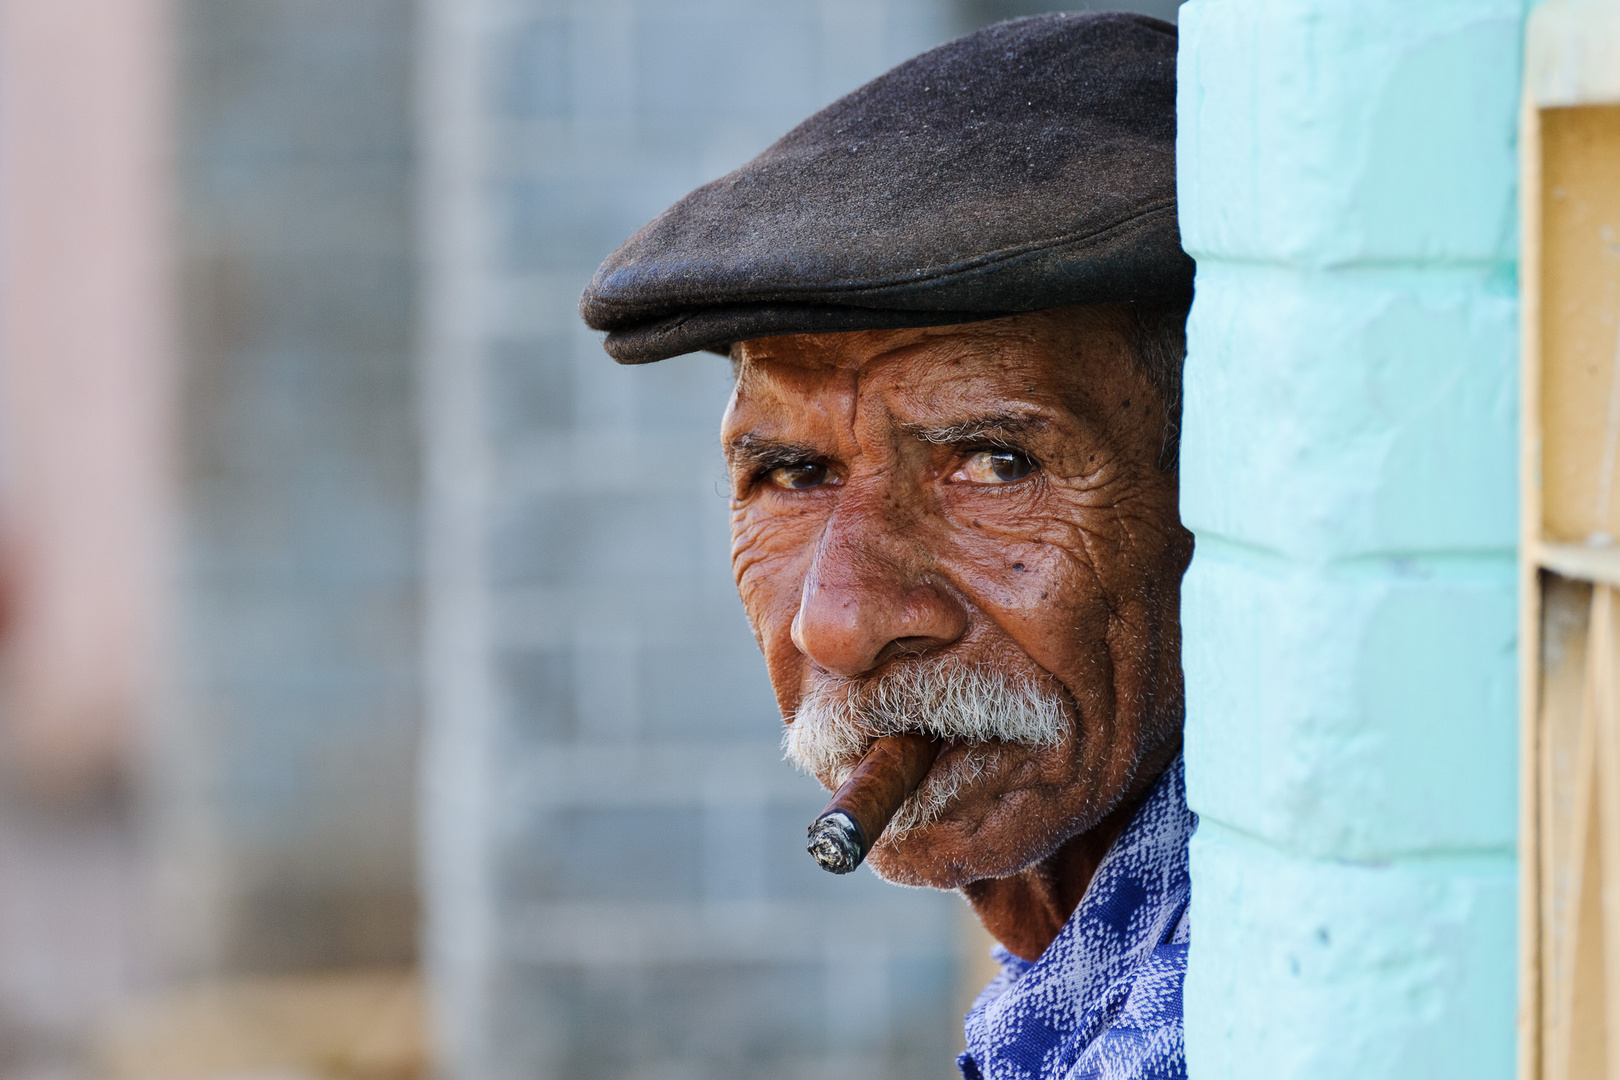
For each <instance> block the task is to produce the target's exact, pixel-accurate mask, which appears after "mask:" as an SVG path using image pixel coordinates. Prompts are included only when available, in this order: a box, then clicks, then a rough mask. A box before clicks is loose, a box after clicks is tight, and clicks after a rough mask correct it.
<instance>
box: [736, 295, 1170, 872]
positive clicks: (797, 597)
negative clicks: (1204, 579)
mask: <svg viewBox="0 0 1620 1080" xmlns="http://www.w3.org/2000/svg"><path fill="white" fill-rule="evenodd" d="M1124 327H1125V321H1124V319H1123V318H1122V317H1121V315H1120V313H1119V312H1118V311H1117V310H1113V309H1107V308H1076V309H1069V310H1066V311H1053V312H1040V313H1036V314H1033V315H1021V316H1015V317H1012V318H1007V319H999V320H995V321H992V322H983V323H971V324H968V325H965V326H954V327H941V328H929V329H921V330H910V329H908V330H892V331H862V332H856V333H844V334H826V335H798V336H787V337H777V338H762V339H758V340H754V341H748V342H744V343H742V345H740V346H739V348H738V352H739V354H740V355H739V368H738V379H737V387H736V391H735V393H734V394H733V396H732V400H731V404H730V406H729V408H728V410H727V413H726V418H725V424H724V432H723V438H724V442H725V446H726V452H727V459H728V462H729V466H730V473H731V484H732V502H731V524H732V538H733V543H732V564H733V569H734V571H735V573H736V577H737V585H738V588H739V590H740V591H741V593H742V598H743V604H744V606H745V607H746V609H747V612H748V616H749V619H750V620H751V621H752V623H753V626H754V632H755V634H756V636H757V637H758V639H759V643H760V647H761V648H762V650H763V651H764V653H765V659H766V663H767V665H768V667H769V670H770V677H771V682H772V685H773V687H774V688H775V691H776V695H777V700H778V702H779V704H780V706H781V709H782V714H783V716H784V717H786V718H788V721H789V723H790V724H791V723H793V722H794V718H795V717H796V716H798V715H799V714H800V710H801V708H805V710H806V711H805V714H804V715H805V716H806V717H809V716H811V715H816V716H822V715H823V713H825V711H826V710H825V709H821V706H825V705H827V703H828V702H833V703H834V704H837V703H839V702H842V703H844V704H845V705H846V706H848V707H847V708H844V709H843V710H842V711H841V714H840V715H842V717H843V720H844V722H845V723H846V726H847V725H848V724H851V723H852V724H854V725H855V732H856V735H855V737H854V738H853V739H851V738H848V737H846V738H845V739H844V740H843V743H844V744H846V745H845V749H844V750H843V751H840V753H841V754H843V755H844V756H843V757H842V758H840V757H839V756H838V755H837V754H835V755H833V756H832V757H830V758H829V757H827V756H825V755H823V756H822V757H820V758H815V759H812V764H813V767H814V769H815V771H816V772H817V774H818V777H819V778H820V779H821V780H822V782H823V783H824V784H827V785H828V786H829V787H832V786H835V784H836V782H837V781H839V780H842V779H843V777H844V776H845V775H847V772H848V769H849V768H850V767H851V766H852V765H853V763H854V760H855V759H858V757H859V754H860V752H861V751H862V749H864V746H865V744H866V743H867V742H869V741H870V738H871V737H873V735H875V733H876V731H877V730H888V729H890V728H893V727H895V726H902V727H904V726H911V722H910V721H908V720H906V717H908V716H915V715H916V714H917V713H916V710H912V711H908V709H910V708H911V707H910V706H907V705H906V704H905V702H906V701H911V700H915V701H920V702H924V703H926V701H929V700H935V699H938V700H946V699H948V698H949V695H945V697H944V698H940V697H939V695H934V697H933V698H930V697H929V695H928V693H927V691H926V687H928V686H930V685H935V684H937V683H938V682H939V681H940V680H945V681H946V682H947V683H949V682H950V681H951V680H952V679H953V678H954V679H955V683H956V684H959V685H965V686H969V687H970V688H971V687H979V688H981V689H982V688H983V687H984V686H989V687H990V696H991V698H996V696H997V695H998V694H999V695H1001V696H1003V697H1005V696H1006V695H1008V694H1011V695H1013V696H1014V697H1020V696H1021V697H1022V698H1023V699H1027V700H1029V701H1035V702H1038V703H1039V708H1040V709H1041V710H1044V711H1045V714H1046V717H1047V721H1046V722H1048V726H1049V727H1052V735H1051V737H1049V738H1045V739H1040V738H1028V739H1021V740H1020V741H1007V739H1010V738H1015V737H1016V736H1017V732H1018V731H1019V730H1020V729H1019V728H1018V725H1017V724H1014V725H1013V726H1012V727H1011V728H1010V729H1008V732H1007V735H1006V738H998V737H997V735H996V734H995V733H994V732H993V731H992V732H986V731H983V730H981V731H977V732H974V731H969V730H966V729H963V730H962V731H961V734H960V735H959V736H957V737H953V738H950V739H948V740H947V741H946V742H945V744H944V746H945V749H944V751H943V752H942V753H941V755H940V757H939V760H938V761H937V762H936V763H935V765H934V767H933V769H932V771H931V772H930V774H929V777H928V778H927V779H926V780H925V781H924V788H923V792H924V793H925V794H926V793H928V792H932V793H933V795H934V799H933V803H934V805H932V806H931V807H929V810H928V812H927V813H923V814H914V815H912V816H913V819H914V820H915V822H916V823H915V824H913V825H912V827H910V828H909V829H907V830H905V831H903V832H901V833H899V834H898V835H896V834H895V830H892V829H891V830H890V831H889V832H886V833H885V834H884V837H883V839H882V840H881V841H880V842H879V843H878V845H877V846H876V847H875V848H874V849H873V851H872V853H871V855H870V856H869V861H870V862H871V864H872V866H873V868H874V869H875V870H877V872H878V873H879V874H881V875H883V876H884V877H887V878H889V879H891V880H895V881H900V882H904V883H907V884H917V885H930V886H934V887H936V888H956V887H959V886H961V885H963V884H965V883H967V882H969V881H974V880H979V879H982V878H986V877H1004V876H1007V875H1010V874H1013V873H1016V872H1018V871H1019V870H1021V869H1023V868H1025V867H1027V866H1029V865H1030V864H1032V863H1034V862H1036V861H1038V860H1040V859H1042V858H1044V857H1046V856H1047V855H1049V854H1050V853H1051V852H1053V851H1054V850H1056V848H1057V847H1058V845H1060V844H1061V843H1062V842H1063V841H1064V840H1066V839H1068V838H1069V837H1070V836H1073V835H1076V834H1078V833H1080V832H1083V831H1085V830H1086V829H1088V828H1090V827H1091V826H1092V825H1094V824H1096V823H1097V822H1098V821H1099V820H1100V819H1101V818H1102V817H1103V816H1104V815H1105V814H1106V813H1107V812H1108V811H1109V810H1110V809H1112V808H1113V807H1114V806H1116V805H1118V803H1119V802H1120V800H1122V799H1124V798H1126V797H1129V796H1131V795H1134V794H1136V793H1137V792H1138V791H1139V790H1140V789H1141V788H1143V787H1144V786H1145V785H1146V784H1147V783H1148V782H1150V781H1151V779H1152V778H1153V776H1155V775H1156V774H1157V773H1158V771H1159V769H1160V768H1161V767H1162V766H1163V765H1164V764H1166V763H1167V762H1168V761H1169V759H1170V758H1171V757H1172V756H1173V755H1174V754H1175V752H1176V749H1177V748H1178V746H1179V742H1180V730H1181V713H1182V696H1181V694H1182V691H1181V670H1180V662H1179V652H1180V639H1179V630H1178V621H1177V619H1178V598H1179V590H1180V581H1181V575H1182V573H1183V571H1185V569H1186V567H1187V563H1188V560H1189V559H1190V558H1191V554H1192V538H1191V536H1190V534H1188V533H1187V531H1186V530H1185V529H1183V528H1182V527H1181V523H1180V519H1179V516H1178V514H1177V510H1176V478H1175V476H1174V474H1172V473H1167V472H1165V471H1164V470H1162V469H1161V468H1160V467H1159V465H1158V459H1159V457H1160V452H1161V449H1162V447H1163V443H1164V435H1165V412H1164V406H1163V404H1162V403H1161V401H1160V399H1159V396H1158V394H1157V393H1156V391H1155V390H1154V388H1153V385H1152V383H1151V382H1150V381H1149V380H1148V378H1147V377H1146V376H1145V375H1144V374H1143V373H1142V372H1141V371H1140V370H1139V367H1138V365H1136V364H1135V363H1134V362H1133V360H1132V358H1131V355H1130V352H1129V345H1128V339H1127V337H1126V334H1125V330H1124ZM891 685H892V686H896V687H900V688H901V690H898V691H896V693H898V694H900V695H901V696H900V698H899V700H900V702H901V707H900V708H899V709H898V711H896V710H895V709H894V708H890V709H889V711H888V713H885V714H883V715H882V716H881V717H879V718H878V719H877V720H873V721H871V723H870V724H869V725H868V726H863V723H864V722H863V720H862V717H863V716H867V715H868V711H867V710H866V709H865V706H866V705H867V704H869V703H870V702H871V701H874V700H880V699H882V700H888V701H889V704H890V705H891V706H892V705H893V704H894V700H895V698H894V695H893V694H889V695H888V697H887V698H885V696H884V694H882V693H876V692H875V690H876V689H882V688H885V687H888V686H891ZM919 686H920V687H923V688H924V691H923V692H922V694H921V697H917V696H916V695H917V693H918V691H917V687H919ZM906 693H910V694H912V695H913V696H912V697H911V698H907V697H905V696H904V695H905V694H906ZM1004 704H1005V703H1004ZM1014 704H1016V702H1015V703H1014ZM812 705H815V706H816V708H815V709H812V708H810V706H812ZM818 709H820V711H817V710H818ZM919 709H920V706H919ZM834 711H838V710H834ZM1014 711H1017V710H1016V709H1015V710H1014ZM1026 711H1027V710H1026ZM1020 715H1022V714H1020ZM1031 715H1033V714H1031ZM897 716H898V717H899V718H900V719H899V720H898V721H897V720H896V717H897ZM1054 717H1055V721H1054V720H1053V718H1054ZM879 720H881V723H879ZM916 726H918V727H926V726H927V725H926V724H925V723H924V722H922V721H921V720H918V721H917V723H916ZM869 727H870V728H871V729H873V730H868V728H869ZM950 730H953V731H955V730H957V729H955V728H952V729H950ZM845 735H846V736H848V731H847V730H846V732H845Z"/></svg>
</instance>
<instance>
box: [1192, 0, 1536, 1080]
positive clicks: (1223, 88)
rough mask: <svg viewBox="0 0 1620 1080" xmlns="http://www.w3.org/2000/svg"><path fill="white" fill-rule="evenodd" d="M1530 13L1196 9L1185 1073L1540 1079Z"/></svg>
mask: <svg viewBox="0 0 1620 1080" xmlns="http://www.w3.org/2000/svg"><path fill="white" fill-rule="evenodd" d="M1524 6H1525V5H1524V4H1523V3H1522V2H1521V0H1434V2H1429V3H1423V4H1410V3H1404V2H1401V0H1367V2H1363V3H1356V4H1346V3H1341V2H1337V0H1191V2H1189V3H1188V4H1187V5H1185V6H1184V7H1183V8H1182V12H1181V20H1180V22H1181V34H1182V39H1181V60H1180V80H1181V81H1180V89H1179V113H1180V116H1179V140H1180V142H1179V147H1178V157H1179V185H1180V188H1179V190H1180V199H1181V224H1182V237H1183V241H1184V243H1185V244H1186V246H1187V248H1188V250H1189V251H1190V252H1191V253H1192V254H1193V255H1194V257H1195V258H1196V259H1197V260H1198V283H1197V298H1196V300H1195V302H1194V306H1193V313H1192V318H1191V321H1190V325H1189V331H1188V332H1189V355H1188V361H1187V382H1186V417H1185V434H1184V438H1183V443H1182V478H1183V479H1182V484H1183V487H1182V512H1183V516H1184V518H1185V520H1186V521H1187V523H1188V525H1189V526H1190V527H1191V528H1192V529H1193V530H1194V531H1195V533H1196V534H1197V538H1198V550H1197V555H1196V557H1195V558H1194V561H1193V565H1192V569H1191V571H1190V572H1189V574H1188V577H1187V580H1186V583H1185V587H1184V593H1183V597H1184V609H1183V618H1184V627H1185V653H1184V660H1185V666H1186V672H1187V707H1188V722H1187V762H1188V796H1189V800H1190V801H1191V803H1192V806H1193V808H1194V809H1195V810H1196V811H1198V813H1199V814H1200V819H1201V822H1200V826H1199V831H1198V834H1197V836H1196V837H1195V839H1194V844H1193V852H1192V863H1193V888H1194V897H1195V899H1194V908H1193V922H1194V930H1193V936H1192V941H1193V944H1192V949H1191V959H1190V969H1189V973H1188V979H1187V986H1186V1015H1187V1045H1188V1062H1189V1070H1190V1074H1191V1075H1192V1076H1194V1077H1196V1078H1198V1080H1222V1078H1238V1077H1241V1078H1244V1080H1259V1078H1271V1077H1276V1078H1284V1077H1286V1078H1296V1077H1298V1078H1305V1077H1310V1078H1311V1080H1331V1078H1337V1077H1344V1078H1350V1077H1368V1076H1378V1077H1382V1078H1402V1077H1411V1078H1419V1077H1435V1076H1469V1077H1481V1078H1485V1077H1508V1076H1511V1075H1512V1074H1513V1070H1514V1067H1515V1055H1514V1011H1515V1000H1514V995H1515V990H1516V983H1515V964H1516V954H1515V919H1516V915H1515V905H1516V889H1517V878H1516V875H1517V871H1516V863H1515V856H1514V845H1515V838H1516V832H1517V794H1516V768H1517V765H1516V738H1517V736H1516V730H1517V724H1516V711H1517V696H1516V695H1517V684H1516V680H1517V674H1516V660H1515V630H1516V617H1517V616H1516V596H1515V589H1516V578H1515V543H1516V532H1517V527H1516V512H1517V491H1516V460H1517V431H1516V408H1517V405H1516V400H1517V399H1516V393H1517V389H1516V370H1517V337H1516V335H1517V324H1516V318H1517V304H1516V298H1517V286H1516V280H1515V271H1516V262H1515V260H1516V252H1517V236H1516V224H1515V198H1516V195H1515V185H1516V157H1515V150H1516V148H1515V135H1516V121H1517V103H1518V91H1519V65H1520V59H1519V57H1520V33H1521V23H1522V20H1523V15H1524V10H1523V9H1524Z"/></svg>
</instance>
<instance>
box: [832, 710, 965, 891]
mask: <svg viewBox="0 0 1620 1080" xmlns="http://www.w3.org/2000/svg"><path fill="white" fill-rule="evenodd" d="M938 756H939V743H938V742H936V741H935V740H934V739H931V738H929V737H928V736H927V735H911V734H906V735H885V736H884V737H883V738H881V739H879V740H878V741H877V742H875V743H873V744H872V747H871V749H869V750H868V751H867V752H866V756H865V757H863V758H861V763H860V764H859V765H857V766H855V771H854V772H853V773H851V774H850V776H849V779H848V780H845V781H844V784H843V786H842V787H840V788H839V789H838V790H837V791H836V792H834V793H833V797H832V802H830V803H828V804H827V809H825V810H823V811H822V812H821V816H820V817H818V818H816V820H815V821H814V822H813V823H812V824H811V826H810V846H809V851H810V854H811V855H812V856H814V858H815V860H816V862H818V863H820V864H821V868H822V869H823V870H830V871H832V872H833V873H835V874H847V873H849V872H850V871H851V870H853V869H855V868H856V867H857V866H859V865H861V861H862V860H863V859H865V858H866V853H867V852H868V851H871V850H872V845H873V844H875V843H877V840H878V837H879V836H882V835H883V830H884V829H885V828H886V827H887V826H888V824H889V819H890V818H892V817H894V814H895V811H897V810H899V809H900V804H901V803H903V802H905V801H906V796H907V795H910V794H911V793H912V792H913V791H916V790H917V785H918V784H920V783H922V778H923V777H924V776H926V775H927V773H928V768H929V766H931V765H932V764H933V763H934V759H935V758H936V757H938Z"/></svg>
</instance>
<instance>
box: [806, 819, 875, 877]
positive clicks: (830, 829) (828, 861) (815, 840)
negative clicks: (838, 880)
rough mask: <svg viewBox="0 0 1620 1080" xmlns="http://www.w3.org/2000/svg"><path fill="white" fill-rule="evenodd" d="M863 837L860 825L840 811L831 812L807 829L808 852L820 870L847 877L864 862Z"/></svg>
mask: <svg viewBox="0 0 1620 1080" xmlns="http://www.w3.org/2000/svg"><path fill="white" fill-rule="evenodd" d="M866 849H867V843H866V837H865V835H864V834H863V833H862V831H861V825H860V822H858V821H856V820H855V819H854V818H852V817H850V816H849V815H848V814H846V813H844V811H842V810H830V811H828V812H827V813H825V814H822V815H821V816H820V817H818V818H816V820H815V822H814V823H813V824H811V826H810V844H809V847H808V849H807V850H808V851H809V852H810V855H811V857H812V858H814V859H815V860H816V862H818V863H820V864H821V868H822V869H823V870H830V871H831V872H833V873H835V874H847V873H849V872H850V871H851V870H854V869H855V868H856V867H857V866H859V865H861V860H862V859H864V858H866Z"/></svg>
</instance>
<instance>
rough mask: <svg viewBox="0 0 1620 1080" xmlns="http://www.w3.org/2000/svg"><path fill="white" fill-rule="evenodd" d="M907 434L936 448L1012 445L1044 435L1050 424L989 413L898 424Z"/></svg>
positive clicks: (1028, 415) (1030, 416)
mask: <svg viewBox="0 0 1620 1080" xmlns="http://www.w3.org/2000/svg"><path fill="white" fill-rule="evenodd" d="M900 426H901V428H903V429H904V430H905V431H906V432H907V433H908V434H910V435H914V436H916V437H917V438H919V439H921V440H922V441H923V442H926V443H933V444H935V445H936V446H961V445H963V444H964V443H992V444H997V443H1013V442H1017V441H1018V440H1019V439H1021V438H1023V437H1025V436H1028V435H1033V434H1036V433H1037V432H1041V431H1045V430H1046V429H1048V428H1050V427H1051V426H1052V422H1051V421H1050V420H1048V419H1047V418H1046V417H1044V416H1040V415H1038V414H1032V413H1021V412H1019V413H991V414H989V415H987V416H973V417H968V418H967V419H964V420H953V421H952V422H950V423H948V424H938V425H936V424H902V425H900Z"/></svg>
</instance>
